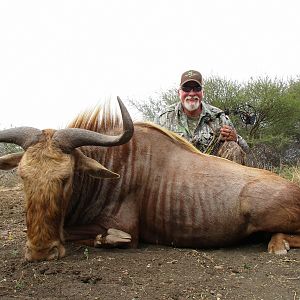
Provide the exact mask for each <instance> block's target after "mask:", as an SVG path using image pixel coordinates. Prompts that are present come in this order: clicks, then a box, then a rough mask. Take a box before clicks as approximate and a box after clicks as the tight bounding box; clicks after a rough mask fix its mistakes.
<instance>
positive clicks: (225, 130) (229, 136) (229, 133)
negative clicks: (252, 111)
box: [220, 125, 237, 142]
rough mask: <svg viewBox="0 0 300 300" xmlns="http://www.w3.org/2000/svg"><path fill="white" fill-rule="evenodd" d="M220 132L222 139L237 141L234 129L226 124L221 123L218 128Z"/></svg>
mask: <svg viewBox="0 0 300 300" xmlns="http://www.w3.org/2000/svg"><path fill="white" fill-rule="evenodd" d="M220 134H221V139H222V140H223V141H234V142H236V141H237V133H236V131H235V129H234V128H232V127H230V126H228V125H223V127H222V128H221V129H220Z"/></svg>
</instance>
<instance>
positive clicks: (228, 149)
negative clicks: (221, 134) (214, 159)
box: [217, 141, 246, 165]
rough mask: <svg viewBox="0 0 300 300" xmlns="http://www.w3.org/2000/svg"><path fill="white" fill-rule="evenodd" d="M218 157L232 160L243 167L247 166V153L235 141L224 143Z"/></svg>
mask: <svg viewBox="0 0 300 300" xmlns="http://www.w3.org/2000/svg"><path fill="white" fill-rule="evenodd" d="M217 156H220V157H223V158H226V159H229V160H232V161H234V162H237V163H239V164H242V165H244V164H245V159H246V153H245V152H244V151H243V149H242V148H241V147H240V146H239V145H238V144H237V143H236V142H233V141H228V142H224V143H223V145H222V146H221V147H220V149H219V151H218V153H217Z"/></svg>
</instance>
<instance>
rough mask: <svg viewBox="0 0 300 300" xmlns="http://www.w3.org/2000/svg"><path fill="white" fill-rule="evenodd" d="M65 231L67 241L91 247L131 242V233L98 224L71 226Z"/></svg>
mask: <svg viewBox="0 0 300 300" xmlns="http://www.w3.org/2000/svg"><path fill="white" fill-rule="evenodd" d="M65 231H66V240H67V241H72V242H76V243H78V244H82V245H87V246H90V247H100V245H101V246H120V245H123V244H127V243H130V242H131V236H130V234H128V233H126V232H124V231H122V230H118V229H114V228H109V229H105V228H104V227H102V226H100V225H97V224H89V225H82V226H76V227H69V228H66V230H65ZM95 236H96V238H95Z"/></svg>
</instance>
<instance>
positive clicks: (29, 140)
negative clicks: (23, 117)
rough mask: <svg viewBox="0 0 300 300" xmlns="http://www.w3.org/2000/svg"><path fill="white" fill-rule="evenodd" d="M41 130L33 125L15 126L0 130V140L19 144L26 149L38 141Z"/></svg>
mask: <svg viewBox="0 0 300 300" xmlns="http://www.w3.org/2000/svg"><path fill="white" fill-rule="evenodd" d="M41 133H42V131H41V130H39V129H36V128H33V127H16V128H9V129H4V130H2V131H0V142H2V143H12V144H16V145H19V146H20V147H22V148H23V149H24V150H26V149H27V148H28V147H29V146H31V145H32V144H35V143H37V142H38V136H39V135H40V134H41Z"/></svg>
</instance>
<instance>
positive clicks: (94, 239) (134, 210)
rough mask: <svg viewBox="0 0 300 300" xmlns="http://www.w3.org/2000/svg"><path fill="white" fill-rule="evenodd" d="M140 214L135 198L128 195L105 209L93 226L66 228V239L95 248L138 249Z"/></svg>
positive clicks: (93, 222)
mask: <svg viewBox="0 0 300 300" xmlns="http://www.w3.org/2000/svg"><path fill="white" fill-rule="evenodd" d="M138 212H139V210H138V206H137V201H135V197H133V196H131V195H127V196H126V197H125V198H124V199H122V200H120V201H119V202H118V203H116V204H115V205H111V206H107V207H106V208H105V209H103V211H102V212H101V214H99V216H97V217H96V218H95V219H94V220H93V221H92V223H91V224H88V225H79V226H71V227H67V228H65V231H66V233H67V235H66V239H67V240H68V241H76V242H78V243H82V244H85V245H89V246H95V247H106V246H113V247H115V246H120V245H126V246H127V247H137V245H138V234H139V220H138Z"/></svg>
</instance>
